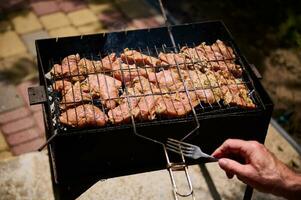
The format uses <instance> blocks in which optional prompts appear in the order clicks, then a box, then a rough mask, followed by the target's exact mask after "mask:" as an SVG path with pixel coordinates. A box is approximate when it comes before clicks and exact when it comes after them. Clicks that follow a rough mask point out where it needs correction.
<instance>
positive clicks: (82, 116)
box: [59, 104, 108, 128]
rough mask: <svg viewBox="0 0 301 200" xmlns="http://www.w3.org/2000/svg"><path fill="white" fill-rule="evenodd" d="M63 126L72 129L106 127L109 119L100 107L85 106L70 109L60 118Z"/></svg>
mask: <svg viewBox="0 0 301 200" xmlns="http://www.w3.org/2000/svg"><path fill="white" fill-rule="evenodd" d="M59 119H60V122H61V123H62V124H65V125H68V126H72V127H78V128H81V127H86V126H104V125H106V123H107V121H108V117H107V116H106V114H105V113H103V112H102V111H101V110H100V109H99V108H98V107H96V106H93V105H90V104H84V105H80V106H77V107H75V108H71V109H68V110H67V111H65V112H63V113H62V114H61V116H60V117H59Z"/></svg>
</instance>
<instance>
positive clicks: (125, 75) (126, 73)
mask: <svg viewBox="0 0 301 200" xmlns="http://www.w3.org/2000/svg"><path fill="white" fill-rule="evenodd" d="M151 73H154V72H152V70H151V69H150V68H149V66H147V68H141V67H138V66H136V65H135V64H133V65H128V64H125V63H122V64H121V69H118V70H115V71H114V72H113V76H114V77H115V78H116V79H118V80H120V81H122V82H124V83H127V82H130V81H132V80H133V79H134V78H136V77H138V76H142V77H145V78H147V77H148V75H149V74H151Z"/></svg>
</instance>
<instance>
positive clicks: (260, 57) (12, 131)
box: [0, 0, 301, 199]
mask: <svg viewBox="0 0 301 200" xmlns="http://www.w3.org/2000/svg"><path fill="white" fill-rule="evenodd" d="M163 4H164V5H165V8H166V10H167V14H168V18H169V20H170V22H171V23H172V24H181V23H190V22H199V21H207V20H216V19H217V20H223V21H224V23H225V24H226V26H227V27H228V28H229V30H230V32H231V33H232V35H233V36H234V39H235V41H236V42H237V44H238V46H239V47H240V48H241V50H242V52H243V54H244V55H245V56H246V58H247V59H248V61H249V62H250V63H253V64H255V66H256V67H257V68H258V69H259V71H260V73H261V74H262V76H263V79H262V83H263V85H264V86H265V88H266V89H267V91H268V92H269V94H270V96H271V97H272V99H273V101H274V103H275V111H274V114H273V118H274V119H275V121H277V122H278V124H280V125H281V127H283V128H284V131H285V132H286V133H288V134H289V135H290V136H292V138H293V139H294V141H296V143H299V144H301V9H300V8H301V1H298V0H262V1H258V0H249V1H239V0H224V1H218V0H211V1H198V0H189V1H185V0H177V1H171V0H164V1H163ZM158 26H164V19H163V17H162V15H161V12H160V9H159V4H158V1H157V0H0V96H1V98H0V199H24V198H23V197H25V196H26V195H27V196H26V197H28V198H27V199H35V198H34V197H37V196H39V197H40V198H38V199H52V198H53V197H52V192H51V182H50V175H49V170H48V168H49V166H48V160H47V156H46V153H47V152H42V154H39V153H31V154H26V153H28V152H32V151H35V150H36V149H37V148H38V147H39V146H40V145H41V144H43V143H44V142H45V134H44V123H43V118H42V108H41V107H40V106H31V107H30V106H29V103H28V96H27V88H28V87H29V86H33V85H37V78H38V72H37V66H36V51H35V45H34V41H35V40H36V39H42V38H49V37H65V36H72V35H84V34H93V33H101V32H109V31H117V30H126V29H140V28H151V27H158ZM278 124H277V127H278ZM275 127H276V126H275V125H274V126H270V129H269V133H268V138H267V143H266V146H267V147H268V148H269V149H270V150H271V151H273V152H274V153H276V154H277V156H278V157H279V158H280V159H281V160H282V161H284V162H285V163H286V164H288V165H289V166H290V167H292V168H294V169H296V170H300V169H301V160H300V156H299V154H298V153H297V152H296V150H295V149H294V148H293V147H292V146H291V143H289V142H288V141H287V140H286V139H284V138H283V136H281V134H279V130H282V128H281V127H278V128H277V129H276V128H275ZM282 131H283V130H282ZM215 167H216V166H215ZM45 169H47V170H45ZM196 170H199V169H196ZM211 170H213V171H211V172H212V173H214V174H218V172H217V171H214V170H218V168H214V167H213V168H211ZM18 173H19V174H18ZM160 173H162V172H160ZM198 173H199V171H198ZM3 174H5V176H4V175H3ZM16 174H18V176H16ZM37 174H38V175H37ZM155 176H158V177H162V176H163V175H162V174H157V175H156V174H154V175H150V176H149V177H148V178H147V177H136V178H135V177H134V178H133V179H131V181H132V182H133V184H134V183H136V182H135V181H136V179H137V180H142V179H143V178H144V179H143V180H145V182H147V181H149V184H152V180H150V179H151V178H152V177H155ZM219 176H220V178H221V180H224V179H225V180H227V179H226V178H225V176H224V175H223V174H219ZM24 180H26V181H29V183H28V182H27V184H25V185H24ZM125 180H126V181H128V179H124V180H122V181H125ZM158 180H160V179H158ZM221 180H219V179H218V181H220V182H221V183H224V182H222V181H221ZM236 181H237V180H236ZM137 182H140V181H137ZM141 182H143V181H141ZM153 183H154V182H153ZM114 184H115V185H114ZM116 184H117V185H118V184H119V186H120V185H121V186H122V187H125V189H124V191H123V192H124V193H122V192H121V194H122V195H124V194H128V190H129V188H126V186H125V185H124V184H122V183H121V182H118V181H117V180H116V181H115V182H114V181H113V183H112V185H111V186H110V185H109V186H107V189H108V190H109V189H111V187H116ZM141 184H144V186H145V187H150V188H152V187H153V186H150V185H149V184H148V185H147V183H141ZM145 184H146V185H145ZM201 184H202V183H200V185H201ZM235 184H236V183H235ZM235 184H234V185H235ZM33 185H34V187H33ZM226 185H228V183H227V182H225V184H224V185H223V184H220V185H219V186H218V187H219V188H220V190H221V193H223V195H224V196H223V197H225V199H227V198H228V199H237V198H238V197H240V196H241V195H242V192H241V191H242V186H240V187H235V186H233V187H232V189H231V188H230V189H229V188H228V189H229V190H233V191H234V190H235V188H236V190H237V193H236V192H235V191H234V192H232V193H227V191H226V190H225V189H223V188H225V187H226ZM139 187H140V186H139ZM141 187H142V186H141ZM29 188H30V189H29ZM200 188H201V189H202V187H201V186H200ZM201 189H200V190H201ZM133 190H134V189H133ZM45 191H47V192H45ZM92 191H93V193H90V194H86V196H85V195H84V196H83V197H82V198H81V199H96V198H98V199H99V198H100V196H93V194H94V195H96V194H108V195H111V196H112V195H113V193H106V192H108V191H106V187H104V189H103V191H102V192H100V191H99V188H98V187H94V188H92ZM104 191H106V192H105V193H104ZM207 191H208V188H207ZM135 192H137V194H139V192H140V190H137V191H136V190H135V191H134V192H133V193H135ZM18 194H20V195H21V196H20V195H19V196H18ZM159 194H160V193H159ZM22 195H23V196H22ZM49 195H50V196H49ZM233 195H234V196H233ZM235 195H236V196H235ZM237 195H238V196H237ZM113 196H114V195H113ZM31 197H32V198H31ZM49 197H51V198H49ZM115 197H116V196H115ZM119 197H120V196H119ZM160 197H162V196H159V199H160ZM257 197H258V199H270V198H274V197H271V196H265V195H261V196H260V195H259V196H257ZM104 198H105V197H103V198H102V199H104ZM112 198H113V197H112ZM141 198H142V197H141ZM141 198H140V199H141ZM203 198H205V199H208V198H209V197H208V196H203ZM25 199H26V198H25ZM115 199H118V197H116V198H115ZM133 199H139V198H138V197H137V196H136V198H135V195H134V196H133ZM142 199H143V198H142ZM149 199H156V198H151V197H149Z"/></svg>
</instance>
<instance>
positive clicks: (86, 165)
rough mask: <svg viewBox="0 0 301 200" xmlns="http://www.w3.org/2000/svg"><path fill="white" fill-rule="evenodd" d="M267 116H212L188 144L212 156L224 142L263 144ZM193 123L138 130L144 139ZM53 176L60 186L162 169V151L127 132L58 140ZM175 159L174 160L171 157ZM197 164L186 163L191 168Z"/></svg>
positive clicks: (177, 133)
mask: <svg viewBox="0 0 301 200" xmlns="http://www.w3.org/2000/svg"><path fill="white" fill-rule="evenodd" d="M270 111H271V110H270V109H269V111H268V112H265V113H261V112H257V113H252V114H251V115H249V114H245V115H242V116H235V115H232V116H231V115H230V116H214V117H212V118H207V119H202V120H200V129H199V134H197V135H195V136H194V137H191V138H190V140H189V142H191V143H193V144H196V145H199V146H200V147H201V148H202V149H203V150H204V152H208V153H212V152H213V151H214V150H215V149H216V148H217V147H218V146H219V145H221V144H222V143H223V142H224V140H226V139H228V138H240V139H245V140H257V141H259V142H261V143H263V142H264V139H265V136H266V131H267V128H268V124H269V116H270V114H271V112H270ZM191 126H193V122H190V123H178V124H172V125H165V126H157V127H143V128H139V129H138V132H141V131H143V132H144V134H146V135H153V134H161V135H162V137H164V135H166V134H169V133H170V132H173V133H174V136H175V138H177V136H178V137H179V138H180V137H181V133H183V132H186V131H187V129H191ZM52 153H54V154H55V157H56V166H57V175H58V181H59V182H60V183H74V182H78V181H83V182H85V181H88V180H90V179H93V178H95V177H98V179H105V178H111V177H116V176H123V175H129V174H134V173H141V172H147V171H153V170H158V169H164V168H165V167H166V166H165V165H166V161H165V157H164V154H163V150H162V147H161V146H160V145H158V144H155V143H152V142H149V141H147V140H143V139H141V138H139V137H136V136H135V135H134V134H133V133H132V130H131V129H126V130H118V131H112V132H104V133H91V134H83V135H73V136H59V137H58V138H57V139H56V142H55V150H54V151H53V152H52ZM175 159H177V157H175ZM196 162H197V161H193V160H188V163H190V164H193V163H196Z"/></svg>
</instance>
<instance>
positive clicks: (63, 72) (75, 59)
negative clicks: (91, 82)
mask: <svg viewBox="0 0 301 200" xmlns="http://www.w3.org/2000/svg"><path fill="white" fill-rule="evenodd" d="M79 61H80V56H79V54H75V55H69V56H67V57H65V58H64V59H63V60H62V63H61V65H59V64H55V65H54V66H53V67H52V69H51V70H50V73H51V74H52V75H54V76H58V77H65V78H68V79H72V80H73V81H78V80H84V79H85V77H84V76H82V74H85V73H86V68H85V67H83V66H79V65H78V63H79Z"/></svg>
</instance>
